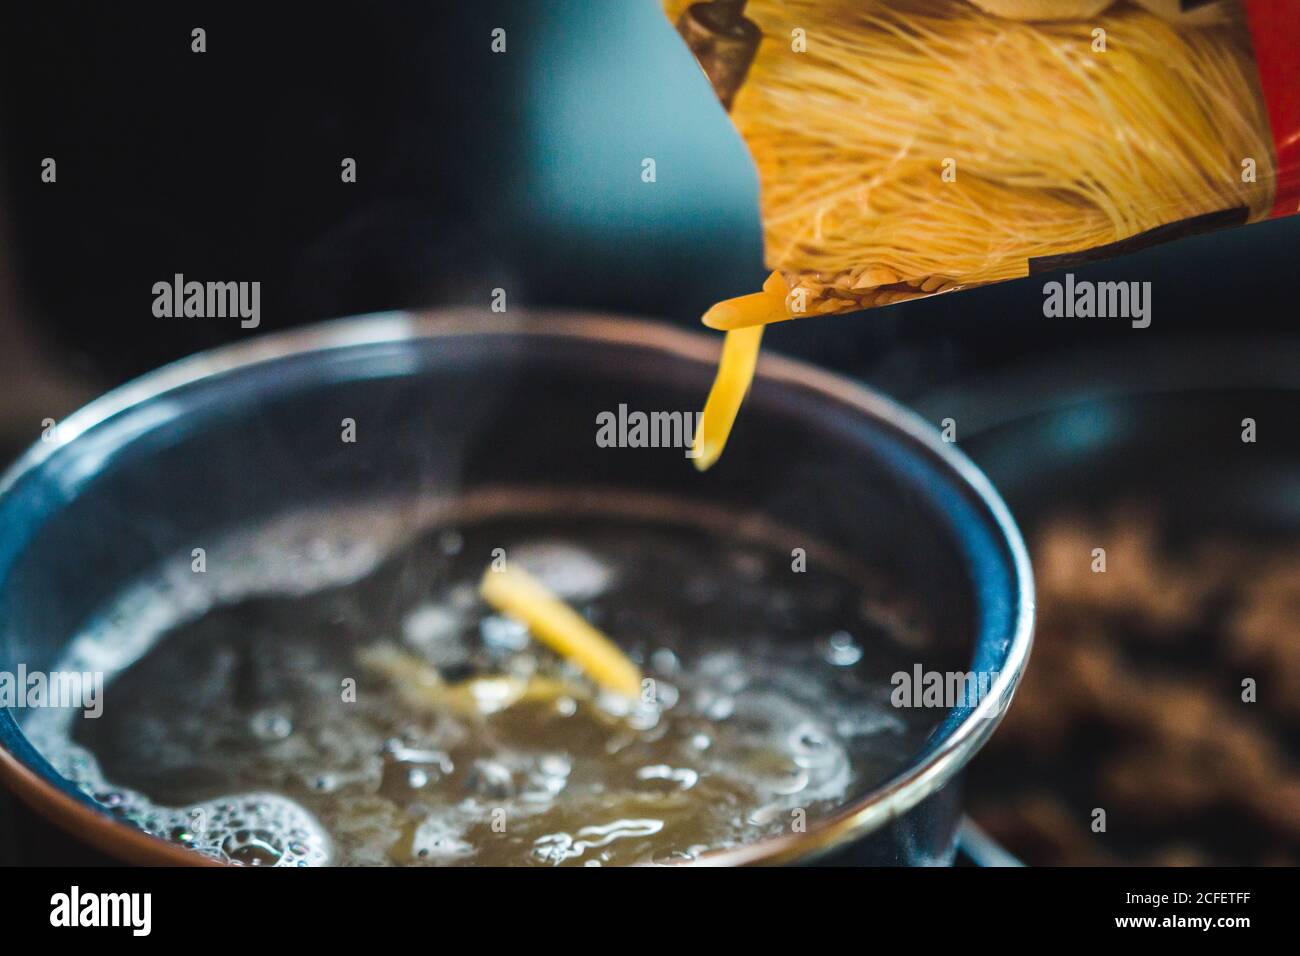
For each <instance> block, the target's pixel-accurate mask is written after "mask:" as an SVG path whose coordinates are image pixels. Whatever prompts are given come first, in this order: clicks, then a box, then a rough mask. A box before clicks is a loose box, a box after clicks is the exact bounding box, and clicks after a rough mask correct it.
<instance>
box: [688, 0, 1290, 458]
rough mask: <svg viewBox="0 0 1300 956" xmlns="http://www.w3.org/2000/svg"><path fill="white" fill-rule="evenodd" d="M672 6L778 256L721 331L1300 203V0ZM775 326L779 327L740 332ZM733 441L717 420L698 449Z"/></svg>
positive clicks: (966, 282) (900, 0)
mask: <svg viewBox="0 0 1300 956" xmlns="http://www.w3.org/2000/svg"><path fill="white" fill-rule="evenodd" d="M665 7H666V10H667V12H668V15H669V17H670V19H671V20H672V21H673V22H674V23H676V24H678V30H679V32H680V33H682V35H683V36H684V37H685V39H686V40H687V42H688V44H689V45H690V47H691V49H692V51H693V52H694V53H695V54H696V56H697V59H699V60H700V63H701V65H702V66H703V67H704V69H705V72H706V74H707V75H708V76H709V78H710V80H711V82H712V83H713V85H714V87H715V89H716V90H717V91H718V93H719V96H720V97H721V98H722V100H723V102H724V104H725V105H728V106H729V108H730V112H731V117H732V120H733V121H734V122H735V124H736V127H737V128H738V129H739V131H740V133H741V135H742V136H743V137H744V139H745V142H746V144H747V145H748V147H749V150H750V153H751V155H752V156H753V158H754V162H755V165H756V167H757V170H758V178H759V187H760V202H761V212H762V221H763V240H764V250H765V259H766V263H767V266H768V267H769V268H771V269H773V270H775V271H774V273H773V277H772V278H771V279H769V281H768V282H767V283H766V284H765V286H764V290H763V291H762V292H756V293H754V294H753V295H748V296H741V297H739V298H736V299H729V300H727V301H724V302H720V303H718V304H717V305H715V306H714V307H713V308H712V309H710V310H709V311H708V312H707V313H706V314H705V317H704V322H705V324H706V325H708V326H710V327H712V328H717V329H723V330H734V329H742V328H752V327H757V326H762V325H766V324H769V323H772V322H777V321H782V320H785V319H791V318H798V317H800V316H803V315H819V314H830V313H839V312H851V311H856V310H859V309H865V308H873V307H876V306H881V305H888V304H891V303H894V302H901V301H905V300H908V299H914V298H919V297H921V296H926V295H933V294H937V293H940V292H950V291H955V290H958V289H963V288H969V287H972V286H978V285H985V284H988V283H991V282H998V281H1001V280H1004V279H1013V278H1018V277H1021V276H1026V275H1030V274H1033V273H1036V272H1042V271H1047V270H1050V269H1056V268H1061V267H1066V266H1070V265H1073V264H1077V263H1080V262H1085V261H1089V260H1092V259H1098V258H1104V257H1107V256H1113V255H1117V254H1120V253H1123V252H1126V251H1130V250H1132V249H1135V248H1140V247H1141V246H1144V245H1149V244H1153V243H1156V242H1161V241H1165V240H1168V239H1172V238H1176V237H1179V236H1183V235H1189V234H1192V233H1195V232H1204V231H1208V230H1211V229H1216V228H1222V227H1225V226H1231V225H1240V224H1243V223H1247V222H1255V221H1258V220H1260V219H1265V218H1269V217H1271V216H1279V215H1288V214H1291V213H1295V212H1297V211H1300V210H1298V209H1297V205H1298V204H1300V70H1298V69H1297V65H1298V64H1297V60H1298V59H1300V4H1296V3H1291V2H1289V0H1242V2H1237V0H1219V2H1209V3H1206V2H1197V0H1182V2H1180V0H1136V2H1135V0H749V2H748V3H744V2H741V0H719V2H714V3H699V4H694V5H689V4H688V3H686V2H683V0H666V3H665ZM757 347H758V335H757V333H751V334H750V335H749V336H747V337H746V338H745V339H744V340H743V341H737V342H733V343H728V348H729V349H730V350H731V351H732V352H733V353H736V352H738V351H740V350H741V349H742V348H743V349H744V350H745V352H746V353H748V352H749V351H751V350H752V351H753V352H756V351H757ZM731 365H732V367H741V368H743V367H744V366H746V365H752V363H747V362H743V361H739V360H734V361H733V362H732V363H731ZM720 384H721V383H720ZM744 390H745V389H744V383H742V384H741V385H740V387H739V393H740V395H741V396H742V397H743V394H744ZM717 391H718V389H717V387H715V392H717ZM736 392H737V386H736V383H734V382H733V383H730V384H729V385H727V387H725V388H724V389H723V390H722V395H723V396H726V397H730V398H731V400H733V401H734V396H735V394H736ZM736 404H737V406H738V402H737V403H736ZM724 411H725V410H724ZM705 417H706V420H707V419H709V418H710V417H712V419H713V420H714V421H725V420H727V418H728V416H727V415H726V414H720V413H717V412H715V414H714V415H713V416H709V414H708V411H707V410H706V416H705ZM731 418H734V412H733V413H732V415H731ZM706 424H707V421H706ZM706 430H707V429H702V431H706ZM725 439H726V435H725V433H723V434H719V433H717V432H715V433H713V434H712V435H706V436H703V437H701V438H700V442H701V444H702V445H703V448H704V451H705V454H703V455H701V456H700V457H699V458H697V459H696V462H697V464H699V465H701V466H702V467H707V466H708V465H709V464H711V463H712V460H714V459H716V457H717V454H720V453H721V446H722V444H724V443H725ZM710 453H712V457H710Z"/></svg>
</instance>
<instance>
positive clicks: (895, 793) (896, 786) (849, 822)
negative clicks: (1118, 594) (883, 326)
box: [0, 309, 1034, 866]
mask: <svg viewBox="0 0 1300 956" xmlns="http://www.w3.org/2000/svg"><path fill="white" fill-rule="evenodd" d="M487 335H507V336H537V337H543V338H572V339H579V340H586V341H596V342H603V343H606V344H609V345H613V346H626V347H641V348H651V349H654V350H656V351H660V352H664V353H667V354H669V355H672V356H675V357H677V358H679V359H684V360H686V361H689V362H694V363H703V364H705V365H707V366H713V365H715V364H716V362H717V359H718V354H719V348H720V343H719V340H718V339H716V338H713V337H710V336H706V335H703V334H700V333H696V332H686V331H682V330H679V329H675V328H672V327H670V326H667V325H664V324H661V323H657V322H653V321H649V320H645V319H629V318H623V317H615V316H609V315H597V314H581V313H563V312H547V311H530V312H527V313H513V314H512V315H510V316H505V315H501V314H497V313H486V314H485V313H484V312H482V311H480V310H473V309H446V310H434V311H427V312H382V313H372V314H368V315H362V316H353V317H349V318H342V319H335V320H332V321H328V322H323V323H318V324H314V325H310V326H306V327H303V328H299V329H291V330H287V331H282V332H275V333H270V334H266V335H262V336H258V337H256V338H254V339H251V340H249V341H246V342H235V343H231V344H227V345H223V346H220V347H217V348H215V349H211V350H208V351H204V352H199V353H196V354H194V355H191V356H188V357H186V358H182V359H179V360H177V361H175V362H172V363H170V364H168V365H164V366H162V367H161V368H158V369H155V370H153V371H151V372H147V373H145V374H144V375H142V376H140V377H138V378H136V379H133V380H132V381H129V382H127V383H126V384H124V385H122V386H120V387H118V388H116V389H114V390H112V391H110V392H108V393H106V394H104V395H102V396H100V397H99V398H97V399H95V400H93V401H91V402H90V403H89V404H87V405H85V406H83V407H82V408H80V409H78V410H77V411H75V412H73V413H72V414H71V415H69V416H68V417H67V418H65V419H64V420H63V421H62V422H61V423H60V426H59V428H60V434H61V440H60V442H59V443H58V444H57V445H53V444H51V443H46V442H37V443H36V444H34V445H33V446H32V447H31V448H30V449H28V451H27V452H26V453H24V454H23V455H22V456H21V457H20V458H19V459H18V460H17V461H16V462H15V463H14V464H13V465H12V466H10V468H9V469H8V470H6V471H5V472H4V474H3V475H2V476H0V496H3V495H4V494H6V493H7V492H8V491H9V489H11V488H12V487H13V486H14V485H15V484H16V483H17V482H18V481H19V480H20V479H22V478H23V477H24V476H25V475H26V474H28V473H29V472H32V471H33V470H35V469H36V468H39V467H40V466H41V465H42V464H43V463H44V462H45V461H46V460H47V459H48V458H49V457H50V456H51V455H53V454H54V453H55V452H56V451H57V450H58V448H62V447H63V446H65V445H67V444H69V443H70V442H72V441H75V440H76V438H77V437H79V436H80V435H82V434H84V433H86V432H88V431H89V430H91V429H92V428H94V427H96V426H97V425H99V424H100V423H102V422H104V421H106V420H108V419H109V418H111V417H113V416H114V415H117V414H119V413H121V412H123V411H125V410H126V409H128V408H131V407H133V406H136V405H139V404H142V403H144V402H146V401H149V400H151V399H155V398H157V397H159V396H161V395H163V394H165V393H167V392H169V391H172V390H174V389H177V388H181V387H184V386H186V385H189V384H192V383H195V382H198V381H200V380H202V379H206V378H211V377H214V376H217V375H221V374H225V373H228V372H232V371H236V370H240V369H246V368H249V367H252V366H255V365H259V364H261V363H264V362H270V361H275V360H278V359H283V358H288V357H290V356H295V355H301V354H305V353H310V352H324V351H329V350H333V349H341V348H348V347H355V346H364V345H381V344H390V343H398V342H403V341H412V340H424V339H439V338H449V337H457V336H487ZM756 377H758V378H762V379H767V380H771V381H775V382H779V383H782V384H786V385H793V386H796V387H801V388H805V389H809V390H812V391H814V392H817V393H820V394H822V395H823V396H826V397H829V398H831V399H833V400H834V401H836V402H837V403H839V404H841V405H844V406H846V407H848V408H849V409H851V410H853V411H855V412H857V413H858V414H861V415H865V416H866V417H868V418H871V419H874V420H876V421H879V422H882V423H884V424H885V425H887V426H889V427H890V428H891V429H892V430H894V431H895V432H897V433H899V434H900V435H901V436H902V437H904V438H906V439H907V440H908V441H910V442H911V443H913V444H914V445H915V446H919V448H920V449H921V450H922V451H924V452H926V453H928V454H929V455H931V456H932V457H934V458H935V459H937V460H938V461H939V462H940V463H941V464H942V465H943V467H944V468H945V469H946V470H947V471H949V472H950V473H952V474H953V475H954V476H955V477H956V478H957V479H958V481H959V482H960V484H961V485H962V486H964V487H965V488H966V489H967V490H968V491H969V492H970V493H971V494H973V496H974V503H975V504H976V505H977V506H978V507H979V508H980V509H981V510H982V511H983V512H984V513H985V516H986V517H987V518H988V519H989V521H990V522H991V524H992V526H993V528H994V530H995V531H996V533H997V536H998V539H999V542H1000V544H1001V545H1002V546H1003V547H1005V548H1006V550H1007V552H1008V554H1009V555H1010V559H1011V561H1010V564H1011V567H1010V571H1011V572H1012V577H1013V582H1012V583H1013V587H1014V590H1015V597H1016V603H1017V607H1016V609H1015V617H1014V623H1013V625H1012V627H1011V633H1010V634H1009V635H1006V639H1007V648H1006V652H1005V654H1004V655H1003V657H1004V660H1003V664H1002V667H1001V669H1000V670H999V671H998V675H997V677H996V679H995V680H994V682H993V684H992V685H991V687H990V688H989V692H988V693H987V694H986V695H985V696H984V698H983V699H982V700H981V701H980V702H979V704H978V705H977V706H975V707H974V708H972V709H971V711H970V712H969V713H968V714H967V715H966V716H965V718H964V719H963V720H962V721H961V723H960V724H958V725H957V726H956V727H955V728H953V729H952V730H951V731H949V732H948V733H947V736H946V737H945V738H944V739H943V740H942V742H941V743H940V744H938V745H937V746H936V747H934V749H933V750H932V751H931V752H930V753H929V754H928V755H927V756H926V757H925V759H924V760H922V761H920V762H918V763H916V764H915V765H912V766H909V767H907V768H906V769H905V770H904V771H903V772H901V773H899V774H897V775H895V776H892V777H890V778H888V779H887V780H885V781H884V782H883V783H881V784H880V785H879V786H877V787H875V788H873V789H872V790H870V791H869V792H867V793H866V794H864V795H863V796H861V797H859V798H858V799H857V800H855V801H853V802H852V803H850V804H848V805H847V806H845V807H843V808H841V809H840V810H837V811H836V812H835V813H833V814H831V815H830V816H828V817H826V818H824V819H821V820H818V821H817V822H815V823H810V824H809V826H808V829H807V831H806V832H805V833H802V834H783V835H781V836H776V837H768V838H766V839H763V840H759V841H756V842H754V843H751V844H746V845H745V846H740V847H735V848H728V849H723V850H713V851H709V852H707V853H704V854H701V855H700V857H699V858H697V859H696V860H693V861H690V862H689V863H686V864H684V865H697V866H738V865H746V864H764V863H785V862H790V861H793V860H802V859H807V858H809V857H813V856H816V855H819V854H821V853H823V852H827V851H829V850H831V849H833V848H835V847H837V846H841V845H843V844H845V843H847V842H848V841H850V840H852V839H855V838H857V837H859V836H861V835H863V834H865V833H867V832H869V831H871V830H875V829H877V828H878V827H880V826H882V825H884V824H885V823H887V822H888V821H890V820H892V819H895V818H897V817H899V816H902V815H903V814H904V813H906V812H907V811H908V810H910V809H912V808H913V807H915V806H916V805H917V804H918V803H920V802H921V801H922V800H924V799H925V798H926V797H928V796H929V795H930V794H932V793H934V792H935V791H936V790H938V789H940V788H941V787H943V786H944V785H945V784H946V783H948V782H949V780H951V779H952V778H953V777H954V776H955V775H956V773H957V772H958V771H959V770H960V769H961V768H962V767H963V766H964V765H965V764H966V762H967V761H968V760H969V759H970V758H971V757H972V756H973V755H974V753H975V752H976V750H978V748H979V747H980V745H981V744H983V742H984V741H985V740H986V739H987V738H988V736H989V735H990V734H991V733H992V732H993V730H994V729H995V728H996V727H997V725H998V723H999V722H1000V721H1001V719H1002V715H1003V714H1004V713H1005V710H1006V707H1007V705H1008V704H1009V703H1010V701H1011V698H1012V696H1013V695H1014V693H1015V690H1016V687H1017V686H1018V685H1019V683H1020V679H1021V676H1022V675H1023V673H1024V668H1025V665H1026V663H1027V662H1028V659H1029V652H1030V649H1031V646H1032V643H1033V628H1034V583H1033V571H1032V568H1031V565H1030V560H1029V555H1028V552H1027V550H1026V548H1025V544H1024V541H1023V539H1022V538H1021V535H1020V532H1019V530H1018V528H1017V527H1016V524H1015V522H1014V520H1013V519H1012V517H1011V513H1010V511H1009V510H1008V508H1007V506H1006V505H1005V504H1004V503H1003V501H1002V499H1001V497H1000V496H999V495H998V493H997V492H996V491H995V490H994V488H993V486H992V484H991V483H990V482H989V480H988V479H987V478H986V477H985V476H984V473H983V472H982V471H981V470H980V469H979V468H978V467H977V466H976V465H975V464H974V463H973V462H972V461H971V460H970V459H968V458H967V457H966V456H965V455H964V454H962V453H961V452H959V451H958V450H957V449H956V448H954V447H953V446H952V445H950V444H948V443H946V442H944V441H943V440H942V439H941V438H940V437H939V434H938V432H937V431H936V430H935V429H934V427H933V426H932V425H930V424H929V423H928V422H926V421H925V420H924V419H922V418H921V417H920V416H919V415H918V414H917V413H915V412H912V411H910V410H908V409H906V408H904V407H903V406H902V405H900V404H898V403H897V402H895V401H893V400H892V399H889V398H886V397H885V396H883V395H881V394H879V393H877V392H874V391H872V390H870V389H868V388H866V387H865V386H862V385H859V384H857V383H855V382H853V381H851V380H849V379H847V378H844V377H841V376H839V375H836V374H834V373H832V372H827V371H824V370H822V369H819V368H816V367H815V366H813V365H810V364H807V363H804V362H801V361H797V360H794V359H790V358H786V357H784V356H780V355H775V354H772V352H771V351H770V350H769V351H765V352H764V353H763V354H762V355H761V356H760V359H759V364H758V369H757V373H756ZM4 721H8V722H10V723H11V724H13V718H12V716H11V715H10V714H9V713H8V711H4V712H0V723H2V722H4ZM10 729H12V730H14V731H16V732H17V734H18V739H19V740H20V741H22V742H23V743H25V738H22V737H21V731H20V730H18V729H17V727H16V726H13V727H11V728H10ZM28 749H29V750H31V752H32V753H33V754H35V756H36V758H37V759H38V760H41V761H43V760H44V758H43V757H41V756H40V754H39V753H36V751H35V750H34V749H32V748H30V747H28ZM47 766H48V765H47ZM49 769H50V770H51V771H53V768H49ZM0 783H4V784H6V785H7V786H8V787H9V788H10V789H11V790H12V791H13V792H15V793H16V794H17V795H18V796H19V797H20V798H21V799H23V800H24V801H25V802H26V803H28V804H29V805H30V806H32V807H33V808H35V809H36V810H38V811H39V812H40V813H42V814H43V815H44V816H45V817H46V818H48V819H49V820H51V821H52V822H54V823H56V824H57V825H59V826H60V827H62V828H64V829H65V830H68V831H69V832H71V833H73V834H74V835H78V836H82V837H84V838H85V839H87V840H88V841H89V842H90V843H91V844H93V845H94V846H96V847H97V848H99V849H101V850H105V851H107V852H109V853H111V854H113V855H116V856H117V857H119V858H121V859H125V860H128V861H130V862H136V863H146V864H169V865H203V864H215V865H220V864H217V863H216V861H213V860H210V859H208V858H206V857H203V856H202V855H200V854H198V853H195V852H193V851H192V850H188V849H185V848H184V847H181V846H176V845H173V844H170V843H167V842H166V841H163V840H159V839H157V838H155V837H152V836H149V835H148V834H146V833H144V832H143V831H140V830H136V829H134V828H132V827H130V826H128V825H125V824H123V823H121V822H120V821H118V820H116V819H115V818H113V817H112V816H110V815H109V814H108V813H107V811H105V810H104V809H103V808H100V807H98V806H97V805H95V804H94V803H93V802H92V801H90V799H89V798H86V799H85V800H84V801H83V800H80V799H78V798H76V797H74V796H73V795H71V794H70V793H68V792H65V791H62V790H60V789H59V788H58V787H57V786H55V785H54V784H53V783H51V782H50V781H48V780H46V779H45V778H44V777H43V776H41V775H40V774H38V773H37V772H36V770H35V769H33V768H32V767H31V766H28V765H27V763H25V762H24V761H22V760H20V759H19V757H18V756H17V755H16V754H15V753H13V752H12V751H11V750H10V749H9V748H8V746H7V745H6V744H5V742H4V741H3V738H0Z"/></svg>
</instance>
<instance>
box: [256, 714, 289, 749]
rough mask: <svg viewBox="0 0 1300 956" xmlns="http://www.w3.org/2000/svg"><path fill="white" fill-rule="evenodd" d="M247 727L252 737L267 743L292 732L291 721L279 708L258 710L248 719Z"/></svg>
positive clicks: (283, 737) (285, 736)
mask: <svg viewBox="0 0 1300 956" xmlns="http://www.w3.org/2000/svg"><path fill="white" fill-rule="evenodd" d="M248 727H249V730H251V731H252V733H253V736H254V737H256V738H257V739H258V740H262V741H266V742H268V743H270V742H274V741H277V740H285V739H287V738H288V737H289V735H290V734H292V733H293V721H291V720H290V719H289V716H288V715H287V714H285V713H284V712H283V711H279V710H259V711H258V712H257V713H255V714H253V716H252V717H250V718H249V719H248Z"/></svg>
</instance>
